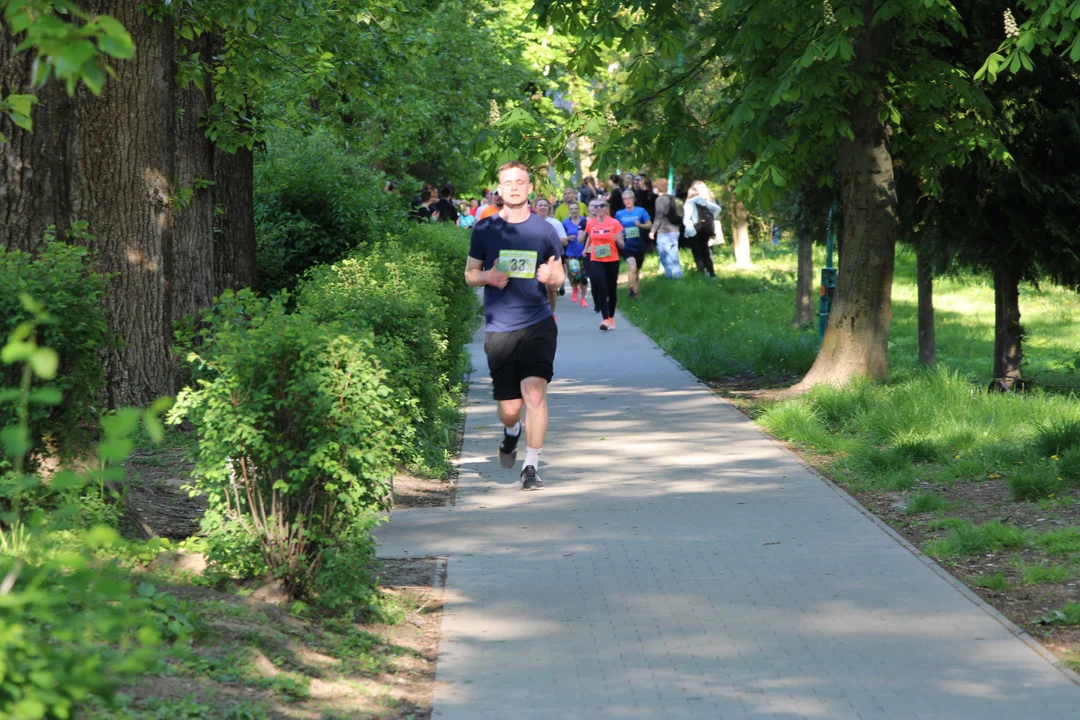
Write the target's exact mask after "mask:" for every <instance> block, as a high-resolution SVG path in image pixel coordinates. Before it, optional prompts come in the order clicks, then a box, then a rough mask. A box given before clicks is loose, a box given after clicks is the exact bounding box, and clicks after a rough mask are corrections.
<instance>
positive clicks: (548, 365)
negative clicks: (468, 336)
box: [484, 318, 559, 400]
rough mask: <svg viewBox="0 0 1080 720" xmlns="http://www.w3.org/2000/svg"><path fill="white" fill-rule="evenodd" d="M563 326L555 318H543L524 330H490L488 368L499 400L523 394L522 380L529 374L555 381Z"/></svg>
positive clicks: (486, 341) (485, 344) (485, 345)
mask: <svg viewBox="0 0 1080 720" xmlns="http://www.w3.org/2000/svg"><path fill="white" fill-rule="evenodd" d="M558 339H559V328H558V327H557V326H556V325H555V318H548V319H547V320H541V321H540V322H538V323H536V324H535V325H530V326H529V327H527V328H522V329H521V330H513V331H511V332H489V333H487V336H486V338H485V339H484V352H485V353H487V361H488V370H490V371H491V382H492V384H493V385H494V386H495V399H496V400H516V399H518V398H520V397H521V381H522V380H524V379H525V378H527V377H539V378H544V379H545V380H547V381H548V382H551V378H552V376H553V375H554V374H555V370H554V367H555V346H556V344H557V343H558Z"/></svg>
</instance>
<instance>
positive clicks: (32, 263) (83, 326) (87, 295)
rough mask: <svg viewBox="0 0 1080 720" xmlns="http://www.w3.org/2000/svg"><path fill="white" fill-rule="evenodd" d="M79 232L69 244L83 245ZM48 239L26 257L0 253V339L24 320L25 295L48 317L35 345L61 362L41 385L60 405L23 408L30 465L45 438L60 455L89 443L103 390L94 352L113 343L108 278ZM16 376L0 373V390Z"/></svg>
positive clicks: (5, 413)
mask: <svg viewBox="0 0 1080 720" xmlns="http://www.w3.org/2000/svg"><path fill="white" fill-rule="evenodd" d="M84 227H85V226H83V225H77V226H75V227H74V228H73V229H72V231H71V235H72V239H74V240H85V239H87V236H86V235H85V234H84V233H83V228H84ZM54 239H55V234H54V233H53V232H52V230H50V231H49V232H48V233H47V234H46V235H45V237H44V238H43V240H42V243H41V246H40V248H39V249H38V250H36V251H35V252H34V253H33V254H30V253H25V252H22V251H19V250H4V249H3V248H0V288H3V293H0V337H3V338H6V337H8V335H10V334H11V333H12V332H13V331H14V330H15V328H16V327H17V326H19V325H20V324H21V323H25V322H26V321H28V320H29V319H30V318H31V313H30V312H29V311H28V309H27V308H26V307H25V306H24V305H23V304H22V303H20V301H19V296H20V295H23V294H25V295H28V296H30V297H32V298H34V300H35V302H38V303H41V304H43V305H44V306H45V307H46V308H48V312H49V315H50V316H51V318H52V320H51V321H47V322H43V323H42V324H41V325H39V326H38V330H37V340H38V341H39V342H40V343H41V344H42V345H44V346H47V347H50V348H52V349H53V350H55V351H56V353H57V354H58V355H59V358H60V366H59V371H58V373H57V375H56V378H55V379H54V380H52V381H51V382H49V383H47V384H46V385H45V386H46V387H50V388H53V389H55V390H56V391H59V393H60V394H61V395H62V396H63V400H62V402H60V403H59V404H56V405H45V404H34V405H31V406H30V408H29V413H30V416H29V430H30V441H31V443H32V447H31V450H30V455H29V457H30V459H33V458H35V457H36V456H37V454H38V453H40V452H41V451H43V450H44V449H45V443H44V442H43V438H45V437H46V436H51V437H52V438H53V439H54V440H55V441H56V442H55V444H54V447H55V448H56V449H58V450H59V451H61V452H62V453H65V454H76V453H77V452H79V451H81V450H83V449H85V448H86V446H87V445H88V444H89V442H90V440H92V433H90V432H89V431H88V430H89V429H90V428H92V427H94V426H95V423H94V419H95V417H96V416H97V414H98V413H99V412H100V409H101V404H100V402H99V401H100V399H101V398H100V396H101V394H102V393H103V391H104V389H105V370H104V366H103V365H102V362H101V353H102V351H103V350H105V349H106V348H107V347H108V346H109V344H110V343H112V342H113V336H112V335H111V333H110V332H109V329H108V326H107V323H106V315H105V307H104V305H103V303H102V299H103V298H104V295H105V283H106V281H107V278H106V277H105V276H103V275H101V274H99V273H96V272H94V270H93V256H92V255H91V254H90V253H89V251H87V249H86V248H84V247H79V246H76V245H65V244H63V243H58V242H54ZM20 373H21V367H20V366H18V365H10V366H7V367H4V368H3V369H0V387H16V386H18V384H19V374H20ZM15 422H16V416H15V406H14V405H10V404H3V405H0V427H7V426H9V425H13V424H14V423H15ZM2 463H3V461H2V460H0V466H2Z"/></svg>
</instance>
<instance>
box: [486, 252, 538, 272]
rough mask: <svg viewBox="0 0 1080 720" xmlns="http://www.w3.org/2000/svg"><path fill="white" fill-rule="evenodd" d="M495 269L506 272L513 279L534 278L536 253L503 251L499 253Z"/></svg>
mask: <svg viewBox="0 0 1080 720" xmlns="http://www.w3.org/2000/svg"><path fill="white" fill-rule="evenodd" d="M495 267H497V268H498V269H499V272H504V273H506V274H507V275H508V276H509V277H512V278H521V279H525V278H534V277H536V251H535V250H502V251H500V252H499V261H498V262H497V263H496V264H495Z"/></svg>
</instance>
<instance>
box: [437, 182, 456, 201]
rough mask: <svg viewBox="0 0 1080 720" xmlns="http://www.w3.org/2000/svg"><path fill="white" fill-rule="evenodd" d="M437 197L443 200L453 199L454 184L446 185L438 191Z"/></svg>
mask: <svg viewBox="0 0 1080 720" xmlns="http://www.w3.org/2000/svg"><path fill="white" fill-rule="evenodd" d="M439 195H441V196H443V197H444V198H448V197H453V195H454V183H449V182H448V183H446V184H445V185H443V186H442V190H441V191H439Z"/></svg>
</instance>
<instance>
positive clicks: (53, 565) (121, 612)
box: [0, 299, 192, 720]
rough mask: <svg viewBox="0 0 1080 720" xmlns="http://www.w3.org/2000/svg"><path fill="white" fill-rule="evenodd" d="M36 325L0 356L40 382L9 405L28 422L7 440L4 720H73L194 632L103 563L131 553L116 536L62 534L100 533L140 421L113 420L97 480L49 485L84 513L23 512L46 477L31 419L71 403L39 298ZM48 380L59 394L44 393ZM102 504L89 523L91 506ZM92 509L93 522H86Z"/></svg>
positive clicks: (23, 386)
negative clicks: (47, 339)
mask: <svg viewBox="0 0 1080 720" xmlns="http://www.w3.org/2000/svg"><path fill="white" fill-rule="evenodd" d="M24 309H25V312H26V313H27V315H28V316H29V318H30V319H29V320H28V321H27V323H28V324H27V326H24V328H23V331H21V332H15V333H12V334H11V336H10V337H9V340H8V342H7V343H6V344H5V345H4V348H3V352H2V354H0V357H2V358H3V359H4V362H5V363H9V364H13V363H18V364H21V365H23V366H24V367H26V368H29V369H30V371H31V372H30V373H29V374H27V375H23V373H21V372H19V373H18V375H20V376H22V377H23V378H24V381H23V382H22V383H20V387H19V389H18V390H17V391H15V392H14V393H13V392H11V390H12V389H11V388H0V396H2V397H3V398H4V400H5V401H11V404H12V405H14V410H13V411H12V412H13V414H14V415H15V417H16V418H18V420H17V421H16V422H15V423H14V424H12V425H8V426H7V427H5V428H4V429H3V433H2V434H0V438H2V440H3V443H2V445H0V447H2V448H3V452H4V455H5V456H6V457H7V462H8V464H9V465H10V467H12V468H13V473H14V474H15V475H16V476H17V477H18V480H19V482H18V483H17V484H15V485H13V486H11V487H9V488H8V489H9V490H10V491H11V492H10V494H9V495H8V497H7V498H6V499H7V500H8V503H9V504H8V507H7V508H6V510H7V511H6V512H4V513H3V515H0V587H2V589H0V599H2V603H0V604H2V607H3V612H0V717H4V718H13V719H15V720H24V719H25V720H29V719H31V718H34V719H36V718H44V717H48V718H66V717H72V716H73V715H74V714H75V712H74V711H75V710H76V709H77V706H78V704H79V703H81V702H82V701H84V700H86V699H87V698H91V697H93V698H97V699H99V700H102V701H104V702H105V703H107V704H108V703H109V702H110V700H111V698H112V697H113V694H114V693H115V690H116V687H117V686H118V685H119V683H120V682H121V681H122V680H124V679H127V678H130V677H132V676H135V675H138V674H141V673H144V672H146V670H147V668H149V667H152V666H153V663H154V660H155V659H156V658H157V657H158V655H157V653H158V650H157V648H156V646H157V645H158V644H159V643H160V642H161V641H162V640H163V639H167V638H168V639H172V638H175V639H182V638H184V637H186V636H187V634H188V633H189V632H190V630H191V628H192V624H191V621H190V620H189V619H188V618H187V617H186V615H185V614H184V613H183V611H182V609H180V608H179V605H178V602H177V601H176V598H174V597H173V596H167V595H164V594H162V593H158V592H157V590H156V589H155V588H153V586H149V585H146V584H144V585H143V586H141V587H139V588H138V589H136V588H134V587H133V586H132V583H131V582H130V580H129V578H128V577H127V576H125V575H124V574H123V573H122V572H121V571H120V570H119V568H118V566H117V565H116V564H115V563H102V562H100V561H99V560H97V558H96V557H95V554H96V553H97V552H100V551H102V550H105V549H109V548H113V547H116V546H118V545H121V544H122V541H121V540H120V537H119V534H118V533H117V532H116V530H115V529H113V528H108V527H104V526H100V525H98V526H95V527H91V528H89V529H86V530H77V531H76V530H71V529H60V528H63V527H64V526H66V525H69V524H70V522H71V520H72V519H75V520H76V522H83V523H85V522H88V521H89V520H90V519H91V517H90V516H92V515H93V513H94V512H98V511H102V504H101V495H100V493H97V494H95V493H93V491H92V487H93V485H94V484H95V483H100V482H102V481H104V480H105V479H110V480H116V479H118V478H119V477H120V476H122V470H121V469H120V468H119V467H118V463H120V462H122V461H123V460H124V459H125V458H126V456H127V453H128V451H129V450H130V446H131V442H130V436H131V434H132V433H133V432H134V430H135V429H136V427H137V426H138V421H139V415H140V413H138V412H136V411H132V410H128V411H123V412H119V413H117V414H115V415H113V416H112V417H111V418H109V420H110V422H109V423H108V425H107V427H106V428H105V431H104V433H103V435H104V439H103V440H102V442H101V443H99V444H98V457H99V459H100V460H101V461H102V467H101V468H99V469H98V470H95V471H92V472H87V473H75V472H73V471H71V470H63V471H60V472H57V473H55V474H54V475H53V476H52V477H51V479H50V481H49V490H48V492H51V493H54V494H55V495H56V496H57V497H58V498H59V499H64V498H68V499H71V500H73V501H74V502H73V503H72V504H69V505H65V506H62V507H59V508H52V509H51V510H50V511H48V512H44V511H42V510H41V509H38V508H28V507H27V506H26V505H25V504H24V503H22V502H21V497H22V496H23V495H26V494H35V487H40V486H42V485H44V483H43V482H42V480H41V478H40V477H36V476H34V475H30V474H24V473H23V472H22V471H23V470H24V468H25V458H26V454H27V453H28V452H29V451H30V450H31V442H30V431H29V430H30V428H29V425H28V422H27V419H26V418H27V417H28V416H33V413H29V412H28V410H29V409H30V408H32V407H34V406H35V405H40V404H45V405H47V406H54V405H55V404H56V403H57V402H59V397H58V393H56V391H55V388H56V387H57V386H63V385H64V382H63V381H62V380H61V381H56V363H55V361H54V360H49V358H50V357H51V358H55V354H54V353H52V351H51V349H49V348H45V347H41V346H39V345H38V344H37V342H36V340H35V338H36V337H37V336H38V333H37V325H38V323H41V322H43V321H45V320H46V319H47V316H46V315H45V312H44V309H43V308H42V307H41V306H40V304H38V303H36V302H34V301H32V300H29V299H27V300H26V301H25V306H24ZM34 377H36V378H37V379H38V380H40V381H43V382H45V383H51V384H52V388H50V389H48V390H45V391H42V389H41V388H35V387H33V384H32V381H33V378H34ZM145 417H146V418H147V430H148V431H149V432H150V433H151V435H154V436H157V435H158V433H157V430H159V429H160V425H158V424H157V420H156V418H154V419H153V420H150V417H151V416H149V415H147V416H145ZM86 499H91V500H92V501H93V503H94V505H93V507H92V508H91V510H90V511H89V515H88V514H87V511H86V508H85V507H80V505H83V504H84V503H83V501H84V500H86ZM80 510H82V516H81V517H80V516H78V514H79V513H80Z"/></svg>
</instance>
